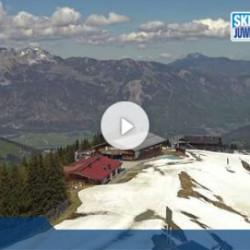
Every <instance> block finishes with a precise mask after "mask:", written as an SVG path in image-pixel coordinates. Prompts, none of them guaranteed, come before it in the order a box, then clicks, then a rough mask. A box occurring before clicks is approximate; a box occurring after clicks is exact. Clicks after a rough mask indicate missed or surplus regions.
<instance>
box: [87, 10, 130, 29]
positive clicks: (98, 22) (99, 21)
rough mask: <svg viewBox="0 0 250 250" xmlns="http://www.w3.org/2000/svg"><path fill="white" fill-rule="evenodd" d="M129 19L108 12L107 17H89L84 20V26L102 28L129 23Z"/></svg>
mask: <svg viewBox="0 0 250 250" xmlns="http://www.w3.org/2000/svg"><path fill="white" fill-rule="evenodd" d="M129 21H130V18H129V17H127V16H123V15H119V14H116V13H113V12H110V13H109V15H108V17H105V16H103V15H91V16H89V17H88V19H87V20H86V24H87V25H90V26H104V25H111V24H117V23H124V22H129Z"/></svg>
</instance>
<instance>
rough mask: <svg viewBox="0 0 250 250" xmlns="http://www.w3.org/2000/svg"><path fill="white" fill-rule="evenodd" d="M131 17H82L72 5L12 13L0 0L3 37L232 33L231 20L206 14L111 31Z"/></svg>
mask: <svg viewBox="0 0 250 250" xmlns="http://www.w3.org/2000/svg"><path fill="white" fill-rule="evenodd" d="M129 21H131V18H130V17H128V16H125V15H121V14H117V13H114V12H110V13H109V14H108V16H105V15H99V14H92V15H90V16H89V17H83V16H82V14H81V13H80V12H78V11H77V10H75V9H73V8H69V7H60V8H57V9H56V10H55V11H54V12H53V13H52V15H51V16H36V15H33V14H32V13H29V12H26V11H20V12H18V13H17V14H16V15H9V14H8V13H7V12H6V11H5V10H4V7H3V4H2V3H1V1H0V41H15V42H20V41H24V42H25V41H29V42H37V41H43V40H53V39H75V40H77V41H78V42H82V43H88V44H93V45H98V44H105V43H109V44H110V43H113V44H130V43H132V44H133V43H138V44H146V43H150V42H159V41H168V40H185V39H201V38H225V37H228V36H229V31H230V29H229V22H228V21H226V20H224V19H222V18H218V19H211V18H207V19H199V20H192V21H191V22H187V23H165V22H162V21H160V20H156V21H149V22H146V23H143V24H141V25H140V27H138V29H137V30H135V31H133V32H130V33H123V34H118V35H112V34H111V33H110V30H109V28H108V26H109V25H114V24H120V23H125V22H129ZM104 27H105V28H104ZM143 46H144V45H143Z"/></svg>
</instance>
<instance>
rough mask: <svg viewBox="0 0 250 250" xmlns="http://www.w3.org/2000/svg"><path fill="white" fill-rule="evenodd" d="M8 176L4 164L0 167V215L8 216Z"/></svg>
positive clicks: (9, 191)
mask: <svg viewBox="0 0 250 250" xmlns="http://www.w3.org/2000/svg"><path fill="white" fill-rule="evenodd" d="M9 181H10V176H9V171H8V169H7V166H6V164H3V165H2V166H1V167H0V215H1V216H4V217H6V216H10V194H11V189H10V186H9Z"/></svg>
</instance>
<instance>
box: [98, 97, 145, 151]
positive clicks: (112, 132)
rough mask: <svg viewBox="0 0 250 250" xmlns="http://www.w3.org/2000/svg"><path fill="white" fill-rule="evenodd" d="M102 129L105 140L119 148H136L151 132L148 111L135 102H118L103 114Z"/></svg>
mask: <svg viewBox="0 0 250 250" xmlns="http://www.w3.org/2000/svg"><path fill="white" fill-rule="evenodd" d="M101 131H102V134H103V136H104V138H105V140H106V141H107V142H108V143H109V144H110V145H111V146H113V147H114V148H117V149H126V150H127V149H134V148H136V147H137V146H139V145H141V144H142V143H143V142H144V140H145V139H146V137H147V135H148V132H149V119H148V116H147V114H146V112H145V111H144V110H143V109H142V108H141V107H140V106H139V105H137V104H135V103H133V102H118V103H115V104H113V105H111V106H110V107H109V108H108V109H107V110H106V111H105V112H104V114H103V116H102V121H101Z"/></svg>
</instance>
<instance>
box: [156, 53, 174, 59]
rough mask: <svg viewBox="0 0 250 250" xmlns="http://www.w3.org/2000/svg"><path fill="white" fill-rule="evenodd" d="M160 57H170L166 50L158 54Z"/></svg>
mask: <svg viewBox="0 0 250 250" xmlns="http://www.w3.org/2000/svg"><path fill="white" fill-rule="evenodd" d="M159 57H160V58H170V57H172V56H171V55H170V54H169V53H167V52H163V53H161V54H160V55H159Z"/></svg>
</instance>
